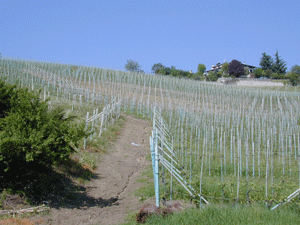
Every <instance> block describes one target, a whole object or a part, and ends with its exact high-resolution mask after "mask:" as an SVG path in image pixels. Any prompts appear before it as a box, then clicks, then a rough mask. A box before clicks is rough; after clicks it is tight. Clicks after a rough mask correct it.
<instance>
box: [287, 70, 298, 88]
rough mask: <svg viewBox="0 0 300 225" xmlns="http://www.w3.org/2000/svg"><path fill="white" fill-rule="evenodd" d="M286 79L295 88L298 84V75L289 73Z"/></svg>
mask: <svg viewBox="0 0 300 225" xmlns="http://www.w3.org/2000/svg"><path fill="white" fill-rule="evenodd" d="M286 77H287V78H288V79H289V80H290V82H291V84H292V85H293V86H297V85H299V83H300V74H297V73H294V72H289V73H287V75H286Z"/></svg>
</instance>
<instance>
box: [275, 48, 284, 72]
mask: <svg viewBox="0 0 300 225" xmlns="http://www.w3.org/2000/svg"><path fill="white" fill-rule="evenodd" d="M286 69H287V68H286V63H285V61H283V60H282V59H280V57H279V55H278V51H276V54H275V62H274V63H273V72H274V73H277V74H285V73H286Z"/></svg>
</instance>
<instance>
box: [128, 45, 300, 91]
mask: <svg viewBox="0 0 300 225" xmlns="http://www.w3.org/2000/svg"><path fill="white" fill-rule="evenodd" d="M220 65H221V64H220ZM259 65H260V67H257V68H255V69H254V70H253V71H251V72H250V70H249V68H248V67H247V66H245V65H244V64H242V63H241V62H240V61H238V60H236V59H234V60H232V61H231V62H229V63H227V62H226V63H223V64H222V65H221V69H219V70H214V71H209V73H208V74H207V73H206V66H205V65H204V64H201V63H200V64H198V69H197V72H196V73H192V71H185V70H181V69H177V68H176V67H175V66H171V67H168V66H164V65H163V64H162V63H155V64H154V65H153V66H152V68H151V71H152V72H153V73H155V74H161V75H166V76H174V77H185V78H190V79H195V80H204V79H205V80H207V81H216V80H218V78H220V77H233V78H236V77H241V76H247V75H249V74H251V75H252V76H253V77H254V78H271V79H289V80H290V82H291V84H292V85H298V84H300V66H299V65H297V64H296V65H294V66H292V67H291V70H290V71H288V72H287V67H286V65H287V64H286V62H285V61H284V60H283V59H281V57H280V56H279V53H278V51H276V53H275V55H274V59H273V58H272V57H271V56H270V55H268V54H267V53H265V52H263V53H262V57H261V58H260V63H259ZM125 69H126V70H127V71H135V72H144V71H143V70H141V66H140V65H139V63H138V62H136V61H134V60H127V63H126V64H125Z"/></svg>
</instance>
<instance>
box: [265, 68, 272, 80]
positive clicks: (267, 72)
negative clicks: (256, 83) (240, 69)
mask: <svg viewBox="0 0 300 225" xmlns="http://www.w3.org/2000/svg"><path fill="white" fill-rule="evenodd" d="M272 73H273V72H272V70H269V69H267V70H263V71H262V76H263V77H267V78H270V77H271V75H272Z"/></svg>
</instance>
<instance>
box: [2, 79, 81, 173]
mask: <svg viewBox="0 0 300 225" xmlns="http://www.w3.org/2000/svg"><path fill="white" fill-rule="evenodd" d="M0 89H1V90H5V91H6V92H5V93H7V94H1V95H0V97H1V98H0V104H1V105H4V106H5V107H4V108H3V110H2V108H1V112H0V113H1V115H3V118H0V171H3V172H9V171H10V169H11V168H13V171H14V173H16V174H18V171H21V170H22V168H24V167H27V165H28V163H34V164H39V165H43V166H51V165H53V164H57V163H59V162H62V161H64V160H67V159H68V158H69V156H70V154H71V153H72V152H74V149H73V148H72V147H71V146H70V143H72V144H74V145H75V146H76V147H77V145H78V141H79V140H80V139H81V138H83V137H84V136H85V131H84V126H83V124H82V125H80V126H78V125H76V124H74V123H73V119H74V117H68V118H65V115H64V112H63V110H62V109H59V108H56V109H54V110H48V104H47V101H46V102H44V101H41V100H40V98H39V97H38V95H36V94H34V93H31V92H29V91H28V90H27V89H21V88H16V87H15V86H10V85H7V84H5V83H4V82H3V81H0ZM1 93H2V92H1ZM1 173H2V172H1Z"/></svg>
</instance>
